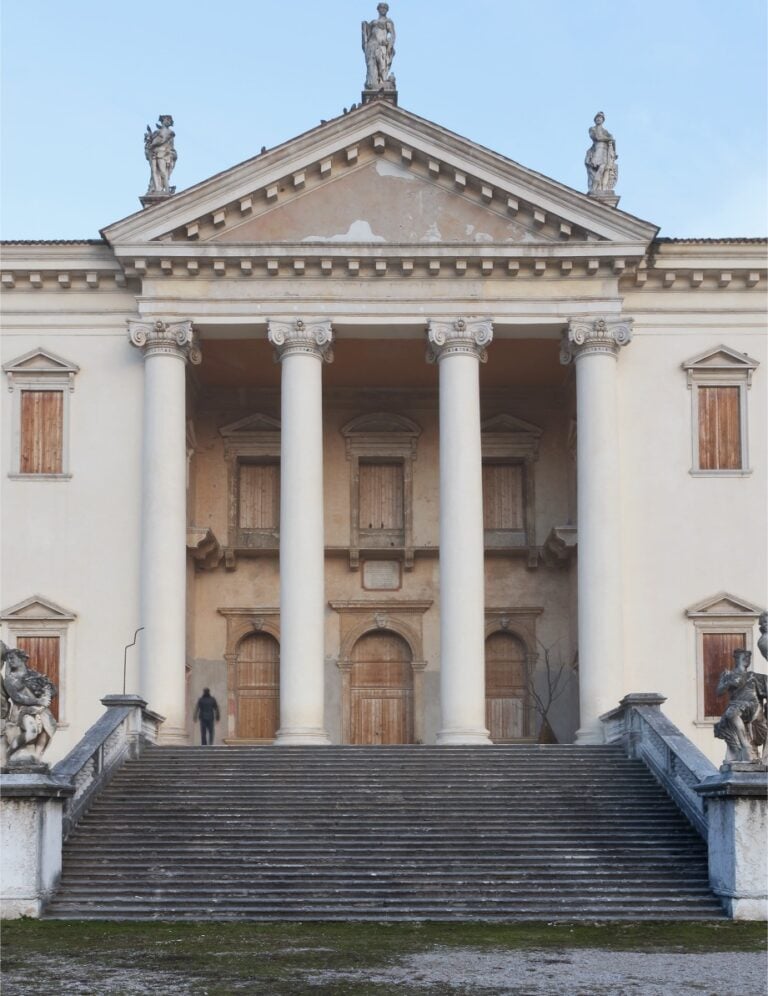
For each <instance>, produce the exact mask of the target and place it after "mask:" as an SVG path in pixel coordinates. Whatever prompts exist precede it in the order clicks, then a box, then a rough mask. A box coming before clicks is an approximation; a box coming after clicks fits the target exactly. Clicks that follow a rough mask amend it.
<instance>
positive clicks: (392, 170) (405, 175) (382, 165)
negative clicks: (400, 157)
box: [376, 159, 416, 183]
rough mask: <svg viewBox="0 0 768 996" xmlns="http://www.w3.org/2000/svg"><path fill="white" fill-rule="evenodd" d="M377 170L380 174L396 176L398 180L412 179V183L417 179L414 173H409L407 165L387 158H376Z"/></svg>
mask: <svg viewBox="0 0 768 996" xmlns="http://www.w3.org/2000/svg"><path fill="white" fill-rule="evenodd" d="M376 172H377V173H378V174H379V176H396V177H397V178H398V180H410V181H411V183H413V182H414V181H415V180H416V177H415V176H414V175H413V173H409V172H408V170H407V169H405V167H403V166H401V165H400V164H399V163H391V162H388V161H387V160H386V159H377V160H376Z"/></svg>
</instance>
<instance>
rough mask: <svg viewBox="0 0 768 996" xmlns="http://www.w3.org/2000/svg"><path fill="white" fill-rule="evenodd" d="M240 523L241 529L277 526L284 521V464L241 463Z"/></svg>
mask: <svg viewBox="0 0 768 996" xmlns="http://www.w3.org/2000/svg"><path fill="white" fill-rule="evenodd" d="M239 488H240V505H239V519H238V521H239V525H240V528H241V529H277V528H278V526H279V524H280V466H279V464H277V463H241V464H240V480H239Z"/></svg>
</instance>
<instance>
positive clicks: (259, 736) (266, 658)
mask: <svg viewBox="0 0 768 996" xmlns="http://www.w3.org/2000/svg"><path fill="white" fill-rule="evenodd" d="M235 701H236V709H237V722H236V732H235V736H236V737H237V739H238V740H251V741H256V742H261V743H271V742H272V741H273V740H274V739H275V734H276V733H277V727H278V725H279V722H280V647H279V646H278V643H277V640H276V639H275V638H274V637H273V636H270V635H269V633H253V634H252V635H250V636H246V637H245V638H244V639H242V640H241V641H240V643H239V645H238V648H237V663H236V664H235Z"/></svg>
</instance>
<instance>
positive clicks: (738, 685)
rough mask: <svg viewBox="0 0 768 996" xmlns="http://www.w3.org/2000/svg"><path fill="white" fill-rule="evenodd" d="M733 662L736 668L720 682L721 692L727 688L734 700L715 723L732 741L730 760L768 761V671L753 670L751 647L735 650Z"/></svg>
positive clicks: (720, 735) (717, 731)
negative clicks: (760, 672) (767, 710)
mask: <svg viewBox="0 0 768 996" xmlns="http://www.w3.org/2000/svg"><path fill="white" fill-rule="evenodd" d="M733 662H734V663H733V670H732V671H723V673H722V674H721V675H720V681H719V682H718V685H717V694H718V695H724V694H725V693H726V692H727V693H728V695H729V698H730V701H729V703H728V706H727V708H726V710H725V712H724V713H723V715H722V716H721V717H720V719H719V720H718V721H717V723H715V729H714V733H715V736H716V737H718V738H719V739H720V740H725V742H726V744H727V745H728V750H727V752H726V755H725V761H726V763H728V762H731V761H748V762H755V761H760V759H761V757H762V759H763V761H765V759H766V754H765V748H766V739H767V738H768V721H766V705H767V704H768V675H765V674H759V673H758V672H755V671H752V670H750V664H751V662H752V654H751V652H750V651H749V650H744V649H742V648H739V649H737V650H734V652H733Z"/></svg>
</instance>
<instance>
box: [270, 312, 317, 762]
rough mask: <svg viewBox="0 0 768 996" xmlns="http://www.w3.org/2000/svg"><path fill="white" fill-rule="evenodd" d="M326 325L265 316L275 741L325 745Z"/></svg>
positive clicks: (289, 743)
mask: <svg viewBox="0 0 768 996" xmlns="http://www.w3.org/2000/svg"><path fill="white" fill-rule="evenodd" d="M332 336H333V333H332V330H331V323H330V322H328V321H318V322H303V321H301V320H298V321H296V322H290V323H288V322H270V323H269V326H268V338H269V341H270V342H271V343H272V345H273V346H274V347H275V350H276V353H277V356H278V358H279V360H280V362H281V363H282V379H281V442H280V729H279V730H278V731H277V738H276V740H275V743H276V744H283V745H291V744H327V743H330V741H329V739H328V734H327V733H326V731H325V728H324V701H323V700H324V692H325V546H324V536H323V404H322V363H323V360H329V359H330V358H331V357H330V344H331V339H332Z"/></svg>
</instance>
